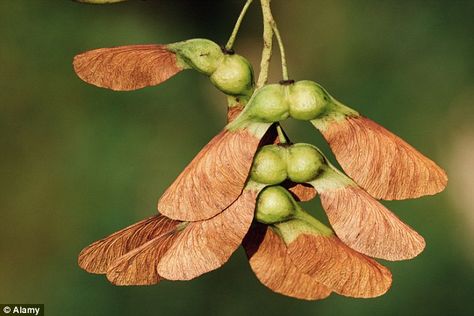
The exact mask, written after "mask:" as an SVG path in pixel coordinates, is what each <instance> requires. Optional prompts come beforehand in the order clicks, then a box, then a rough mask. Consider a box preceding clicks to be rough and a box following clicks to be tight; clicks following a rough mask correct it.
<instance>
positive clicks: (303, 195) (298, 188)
mask: <svg viewBox="0 0 474 316" xmlns="http://www.w3.org/2000/svg"><path fill="white" fill-rule="evenodd" d="M283 186H284V187H286V188H287V189H288V191H290V193H291V194H292V195H293V197H294V198H295V199H296V200H297V201H301V202H307V201H311V200H312V199H314V198H315V197H316V196H317V195H318V192H317V191H316V190H315V189H314V187H312V186H311V185H309V184H306V183H291V182H289V183H288V187H287V186H286V185H283Z"/></svg>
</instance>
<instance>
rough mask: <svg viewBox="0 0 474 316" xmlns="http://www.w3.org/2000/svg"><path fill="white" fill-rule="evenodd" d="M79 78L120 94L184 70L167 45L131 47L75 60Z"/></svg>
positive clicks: (104, 51)
mask: <svg viewBox="0 0 474 316" xmlns="http://www.w3.org/2000/svg"><path fill="white" fill-rule="evenodd" d="M73 65H74V70H75V71H76V73H77V75H78V76H79V78H81V79H82V80H84V81H85V82H87V83H90V84H93V85H95V86H98V87H101V88H108V89H112V90H118V91H129V90H136V89H140V88H144V87H148V86H154V85H157V84H160V83H162V82H163V81H165V80H167V79H169V78H170V77H172V76H174V75H175V74H177V73H178V72H180V71H181V70H183V67H182V66H180V65H179V64H178V63H177V60H176V55H175V54H174V53H173V52H170V51H169V50H168V49H167V48H166V46H165V45H129V46H119V47H113V48H100V49H95V50H91V51H88V52H85V53H82V54H79V55H77V56H75V57H74V61H73Z"/></svg>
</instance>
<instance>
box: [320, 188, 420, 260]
mask: <svg viewBox="0 0 474 316" xmlns="http://www.w3.org/2000/svg"><path fill="white" fill-rule="evenodd" d="M320 198H321V203H322V205H323V208H324V210H325V211H326V214H327V215H328V218H329V221H330V222H331V226H332V227H333V229H334V231H335V232H336V234H337V236H338V237H339V238H340V239H341V240H342V241H343V242H344V243H345V244H346V245H348V246H349V247H351V248H353V249H355V250H357V251H358V252H361V253H363V254H366V255H368V256H371V257H376V258H382V259H386V260H406V259H411V258H413V257H415V256H417V255H418V254H419V253H420V252H422V251H423V249H424V248H425V240H424V239H423V237H421V236H420V235H419V234H418V233H417V232H416V231H414V230H413V229H412V228H411V227H409V226H408V225H406V224H405V223H404V222H402V221H401V220H400V219H399V218H398V217H397V216H396V215H395V214H393V213H392V212H390V211H389V210H388V209H387V208H386V207H385V206H383V205H382V204H381V203H380V202H378V201H377V200H375V199H374V198H373V197H371V196H370V195H369V194H368V193H367V192H365V191H364V190H362V189H361V188H359V187H356V186H351V185H348V186H346V187H343V188H338V189H332V190H327V191H324V192H320Z"/></svg>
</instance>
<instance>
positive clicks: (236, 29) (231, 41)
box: [225, 0, 253, 50]
mask: <svg viewBox="0 0 474 316" xmlns="http://www.w3.org/2000/svg"><path fill="white" fill-rule="evenodd" d="M252 2H253V0H247V2H246V3H245V5H244V7H243V8H242V11H241V12H240V15H239V18H238V19H237V22H236V23H235V26H234V30H233V31H232V34H231V35H230V38H229V40H228V41H227V44H226V45H225V48H226V49H227V50H230V49H232V46H234V42H235V38H236V37H237V33H239V29H240V25H241V24H242V21H243V20H244V17H245V14H246V13H247V10H248V8H249V7H250V5H251V4H252Z"/></svg>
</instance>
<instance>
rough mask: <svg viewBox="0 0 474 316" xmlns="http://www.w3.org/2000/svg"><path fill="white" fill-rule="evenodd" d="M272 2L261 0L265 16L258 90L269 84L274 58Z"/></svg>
mask: <svg viewBox="0 0 474 316" xmlns="http://www.w3.org/2000/svg"><path fill="white" fill-rule="evenodd" d="M270 1H271V0H260V4H261V6H262V14H263V50H262V59H261V61H260V74H259V76H258V81H257V88H260V87H262V86H263V85H265V84H266V83H267V81H268V69H269V67H270V59H271V58H272V48H273V28H272V25H271V20H272V19H273V17H272V12H271V9H270Z"/></svg>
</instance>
